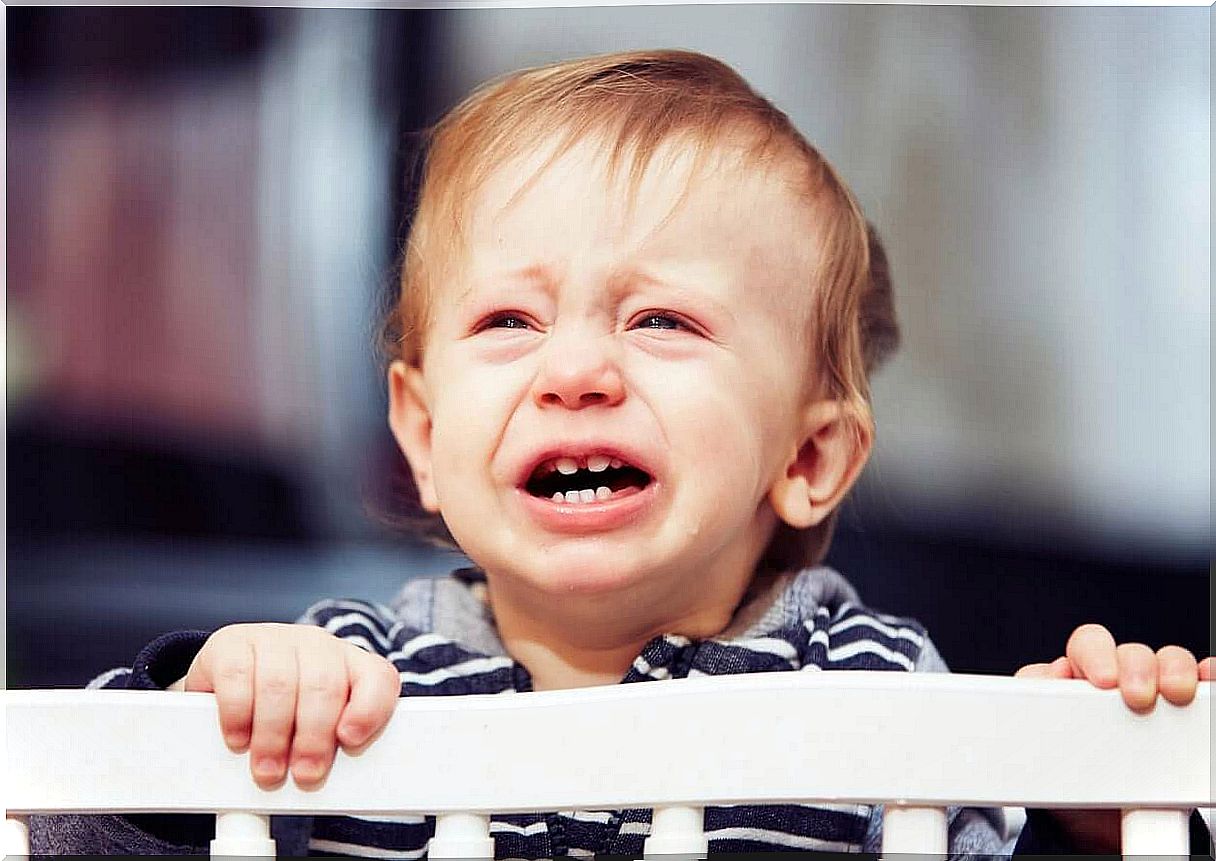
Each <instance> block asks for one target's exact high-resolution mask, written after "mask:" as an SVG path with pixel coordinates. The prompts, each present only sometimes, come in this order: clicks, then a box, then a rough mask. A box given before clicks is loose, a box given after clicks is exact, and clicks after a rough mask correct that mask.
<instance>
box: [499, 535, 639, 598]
mask: <svg viewBox="0 0 1216 861" xmlns="http://www.w3.org/2000/svg"><path fill="white" fill-rule="evenodd" d="M629 555H630V554H628V553H623V552H621V550H620V548H617V547H614V546H612V542H602V541H594V540H588V539H583V540H581V541H579V542H566V543H565V546H563V545H562V544H558V545H556V546H550V547H548V548H545V549H544V550H542V551H540V552H539V553H537V554H536V556H535V557H534V559H533V560H531V561H532V563H533V564H531V565H529V566H528V567H527V569H521V568H519V567H517V566H512V568H513V569H514V570H515V573H516V575H517V576H518V577H520V579H521V580H523V581H524V582H526V583H528V584H529V585H530V586H532V587H533V588H535V589H539V590H541V591H543V592H545V593H547V594H550V595H553V596H554V597H571V596H576V595H577V596H587V597H591V596H595V595H605V596H607V595H611V594H614V593H618V592H620V591H622V590H628V589H630V588H632V587H634V586H636V585H637V584H638V583H639V582H641V581H642V580H643V579H644V578H645V576H646V572H645V570H643V569H642V567H641V566H640V565H639V564H637V563H638V560H635V559H630V558H629Z"/></svg>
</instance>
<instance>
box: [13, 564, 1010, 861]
mask: <svg viewBox="0 0 1216 861" xmlns="http://www.w3.org/2000/svg"><path fill="white" fill-rule="evenodd" d="M300 622H302V623H306V624H312V625H318V626H320V627H322V628H324V629H325V630H327V631H329V632H330V633H332V634H333V635H335V636H337V637H340V638H342V639H345V640H349V641H351V642H353V643H356V644H358V645H359V646H362V647H363V648H365V649H367V650H368V651H371V652H374V653H375V654H378V655H382V656H384V657H385V658H387V659H388V660H389V661H391V662H392V663H393V665H394V666H395V667H396V668H397V670H398V672H399V673H400V676H401V691H402V695H403V696H458V695H461V694H498V693H506V692H527V691H530V690H531V689H532V681H531V677H530V676H529V674H528V671H527V670H526V669H525V668H524V667H523V666H522V665H521V664H519V663H518V662H516V661H514V660H513V659H512V658H511V657H510V656H509V655H508V654H507V652H506V649H505V648H504V647H503V645H502V643H501V641H500V640H499V638H498V635H497V631H496V628H495V625H494V622H493V618H492V616H491V613H490V609H489V607H488V604H487V602H486V600H485V584H484V578H483V575H481V573H480V572H478V571H476V570H474V569H463V570H461V571H457V572H454V573H453V574H451V575H449V576H446V577H441V578H437V579H419V580H413V581H410V582H408V583H407V584H406V585H405V587H404V588H403V589H402V590H401V592H400V593H399V594H398V595H397V597H396V598H395V599H394V600H393V601H392V602H391V603H390V604H389V605H382V604H377V603H371V602H366V601H351V600H328V601H322V602H320V603H318V604H315V605H314V606H313V607H311V608H310V609H309V610H308V612H307V613H306V614H305V615H304V616H303V618H302V619H301V620H300ZM205 637H206V635H205V634H203V633H201V632H200V633H195V634H190V633H182V634H178V635H169V636H167V637H164V638H161V639H160V640H158V641H157V642H156V643H153V644H152V645H151V646H149V647H148V648H147V649H145V650H144V652H143V653H142V654H141V656H140V658H139V659H137V662H136V666H135V667H134V668H133V669H132V670H116V671H112V672H110V673H107V674H105V675H103V676H101V677H99V678H98V679H96V680H94V682H93V684H92V685H91V686H92V687H144V688H147V687H158V686H164V685H165V684H167V682H168V681H172V680H173V679H175V678H178V677H180V675H181V674H183V673H184V669H183V668H184V667H185V666H188V665H189V661H190V660H192V658H193V654H194V652H196V651H197V649H198V648H200V647H201V645H202V642H203V641H204V640H205ZM822 670H887V671H895V672H945V671H947V670H946V666H945V663H944V662H943V661H942V659H941V657H940V655H939V654H938V653H937V650H936V649H935V648H934V647H933V645H932V643H931V642H930V640H929V639H928V637H927V636H926V634H925V631H924V629H923V628H922V627H921V625H920V624H919V623H917V622H915V621H912V620H909V619H903V618H899V617H894V616H888V615H884V614H881V613H876V612H874V611H872V610H869V609H866V608H865V607H863V606H862V605H861V603H860V600H859V599H858V596H857V593H856V592H855V591H854V590H853V588H852V587H851V586H850V585H849V584H848V582H847V581H845V579H844V578H843V577H841V576H840V575H839V574H837V573H836V572H834V571H832V570H830V569H828V568H824V567H819V568H814V569H810V570H807V571H803V572H800V573H797V574H787V575H783V576H781V577H779V578H776V579H775V580H774V581H773V582H772V583H771V584H769V586H768V588H766V589H764V590H763V591H762V592H761V593H760V594H757V595H755V596H754V597H752V598H751V599H749V600H748V601H747V602H746V603H745V604H744V605H743V606H742V607H741V608H740V609H739V610H738V611H737V612H736V614H735V618H734V620H733V622H732V623H731V625H730V626H728V628H727V629H726V630H725V631H724V632H723V633H722V634H720V635H718V636H717V637H714V638H712V639H708V640H700V641H690V640H688V639H687V638H685V637H681V636H676V635H672V634H666V635H663V636H659V637H655V638H654V639H652V640H651V641H650V642H648V643H647V644H646V646H645V647H644V648H643V649H642V652H641V654H639V655H638V657H637V658H636V659H635V660H634V662H633V664H632V666H630V668H629V670H628V672H627V673H626V674H625V677H624V678H623V679H622V680H621V683H622V684H632V683H635V682H650V681H658V680H663V679H669V678H687V677H691V676H715V675H734V674H738V673H760V672H816V671H822ZM807 722H808V726H813V723H814V715H808V716H807ZM637 741H638V743H642V744H660V743H661V736H659V737H658V739H653V740H652V739H638V740H637ZM37 819H38V820H39V821H32V822H31V840H32V842H33V846H34V851H35V852H46V853H48V854H51V853H62V852H71V853H73V854H118V853H122V854H175V853H181V852H190V851H195V852H197V851H199V848H200V847H203V846H205V845H206V841H205V840H204V839H202V838H201V837H200V834H201V833H202V830H203V829H204V828H205V825H204V824H203V823H201V822H199V820H198V819H197V818H195V819H191V818H190V817H175V818H174V821H173V822H170V821H169V818H168V817H161V818H160V819H159V820H157V821H158V822H159V823H160V824H159V825H157V824H156V822H154V820H155V819H156V818H154V817H138V818H136V817H113V816H109V817H68V816H63V817H39V818H37ZM949 822H950V827H949V833H950V851H951V853H952V854H968V855H970V854H977V853H978V854H990V853H1002V854H1005V853H1008V852H1009V851H1010V849H1011V846H1010V844H1008V843H1006V842H1005V840H1004V837H1005V835H1004V824H1003V819H1002V816H1001V814H1000V812H999V811H997V810H980V809H973V808H965V809H958V808H952V809H951V810H950V811H949ZM133 824H134V825H138V826H140V827H142V828H146V829H147V831H141V830H140V828H137V827H133ZM881 825H882V808H881V807H880V806H873V805H862V804H815V805H811V804H782V805H764V806H760V805H734V806H723V807H707V808H706V809H705V831H706V836H707V837H708V840H709V851H710V852H711V853H736V852H755V851H800V850H819V851H836V852H859V851H860V852H879V851H880V847H881ZM434 828H435V822H434V818H433V817H429V816H400V817H372V816H318V817H278V818H276V819H275V820H274V821H273V822H272V832H273V833H274V836H275V837H276V839H277V840H278V841H279V852H280V854H283V855H305V854H307V855H329V856H335V855H337V856H357V857H367V858H423V857H425V855H426V851H427V844H428V842H429V840H430V838H431V836H432V834H433V833H434ZM649 833H650V811H649V810H644V809H630V810H559V811H552V812H545V813H527V814H506V815H498V816H494V817H492V819H491V823H490V835H491V836H492V837H493V838H494V846H495V857H496V858H499V859H507V858H553V857H559V856H575V857H577V856H589V855H603V854H611V855H628V856H631V857H635V858H636V857H641V855H642V853H643V842H644V841H645V839H646V837H647V836H648V835H649Z"/></svg>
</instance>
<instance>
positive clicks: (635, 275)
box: [609, 265, 735, 321]
mask: <svg viewBox="0 0 1216 861" xmlns="http://www.w3.org/2000/svg"><path fill="white" fill-rule="evenodd" d="M639 283H641V284H644V285H646V286H650V287H657V288H659V289H661V290H665V291H668V292H670V293H672V294H674V295H676V296H678V297H680V298H682V299H684V300H686V301H689V302H694V303H704V304H707V305H709V306H711V307H712V308H713V310H714V313H716V314H718V315H720V316H722V317H723V318H725V319H727V320H730V321H733V320H734V319H735V315H734V314H733V313H732V312H731V309H730V308H729V306H727V305H726V304H724V303H723V302H721V301H719V300H717V299H715V298H714V297H713V296H711V295H709V294H708V293H706V292H703V291H697V290H695V289H690V288H689V287H686V286H684V285H683V284H680V283H677V282H673V281H669V280H667V279H665V278H662V277H660V276H659V275H657V274H655V273H654V272H652V271H649V270H647V269H646V268H644V267H641V266H636V265H635V266H627V267H625V268H623V269H620V270H618V271H617V272H614V273H613V275H612V278H611V279H610V287H609V291H610V293H611V295H612V298H613V300H614V301H615V300H619V299H620V298H621V297H623V296H624V295H626V294H627V293H628V292H629V289H630V287H631V286H634V285H637V284H639Z"/></svg>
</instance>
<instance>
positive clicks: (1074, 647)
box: [1064, 623, 1119, 688]
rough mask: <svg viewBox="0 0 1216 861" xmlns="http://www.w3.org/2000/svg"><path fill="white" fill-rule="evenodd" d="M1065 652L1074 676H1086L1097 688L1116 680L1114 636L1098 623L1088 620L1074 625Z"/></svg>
mask: <svg viewBox="0 0 1216 861" xmlns="http://www.w3.org/2000/svg"><path fill="white" fill-rule="evenodd" d="M1064 651H1065V654H1066V655H1067V656H1068V662H1069V663H1070V664H1071V665H1072V667H1071V669H1072V675H1073V677H1074V678H1078V679H1089V681H1090V682H1091V683H1092V684H1093V685H1094V686H1095V687H1099V688H1113V687H1114V686H1115V685H1117V684H1118V683H1119V662H1118V658H1116V656H1115V638H1114V637H1112V636H1111V633H1110V631H1108V630H1106V629H1105V628H1103V627H1102V626H1101V625H1095V624H1092V623H1091V624H1088V625H1082V626H1081V627H1079V628H1077V630H1075V631H1073V632H1072V636H1071V637H1069V638H1068V646H1067V647H1066V648H1065V650H1064Z"/></svg>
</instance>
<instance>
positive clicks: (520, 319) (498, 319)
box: [477, 311, 531, 332]
mask: <svg viewBox="0 0 1216 861" xmlns="http://www.w3.org/2000/svg"><path fill="white" fill-rule="evenodd" d="M508 321H514V322H515V324H516V325H511V326H504V325H502V324H503V323H506V322H508ZM530 326H531V324H530V323H529V322H528V321H527V320H526V319H524V316H523V315H522V314H517V313H515V312H514V311H500V312H499V313H497V314H492V315H491V316H489V317H488V318H486V321H485V322H484V323H482V324H481V325H480V326H478V327H477V331H479V332H481V331H484V330H485V329H526V328H529V327H530Z"/></svg>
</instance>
